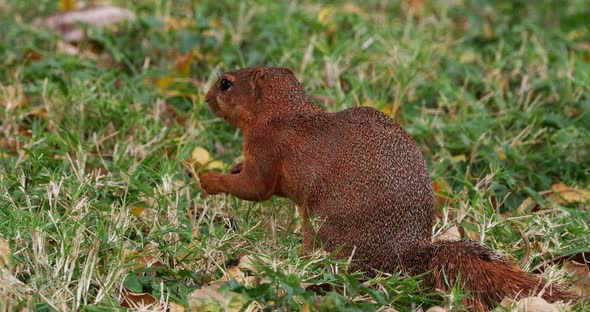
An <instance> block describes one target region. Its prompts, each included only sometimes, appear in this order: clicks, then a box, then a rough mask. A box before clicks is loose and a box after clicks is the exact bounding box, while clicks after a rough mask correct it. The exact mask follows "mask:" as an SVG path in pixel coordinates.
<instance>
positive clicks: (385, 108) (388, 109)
mask: <svg viewBox="0 0 590 312" xmlns="http://www.w3.org/2000/svg"><path fill="white" fill-rule="evenodd" d="M380 111H381V112H382V113H383V114H385V115H387V116H390V117H391V116H392V115H391V114H392V113H393V104H387V105H385V106H383V107H382V108H381V109H380Z"/></svg>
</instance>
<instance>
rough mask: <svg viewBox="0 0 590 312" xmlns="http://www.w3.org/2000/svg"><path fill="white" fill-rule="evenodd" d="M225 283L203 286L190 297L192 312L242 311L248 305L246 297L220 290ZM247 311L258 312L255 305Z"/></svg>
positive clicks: (251, 305)
mask: <svg viewBox="0 0 590 312" xmlns="http://www.w3.org/2000/svg"><path fill="white" fill-rule="evenodd" d="M223 285H225V283H224V282H213V283H211V284H209V285H207V286H203V287H201V288H199V289H197V290H195V291H193V292H192V293H190V294H189V296H188V307H189V309H190V310H191V311H229V312H233V311H241V309H242V307H243V306H244V305H245V304H246V303H247V299H246V298H244V296H242V295H240V294H237V293H231V292H228V291H225V290H221V289H220V288H221V287H222V286H223ZM246 310H247V311H258V309H256V308H255V303H252V304H250V306H249V307H247V308H246Z"/></svg>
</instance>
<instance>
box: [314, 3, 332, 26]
mask: <svg viewBox="0 0 590 312" xmlns="http://www.w3.org/2000/svg"><path fill="white" fill-rule="evenodd" d="M332 15H334V8H333V7H331V6H325V7H323V8H321V9H320V11H319V12H318V22H320V23H322V24H327V23H328V21H330V19H331V18H332Z"/></svg>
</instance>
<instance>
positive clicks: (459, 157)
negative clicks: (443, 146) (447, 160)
mask: <svg viewBox="0 0 590 312" xmlns="http://www.w3.org/2000/svg"><path fill="white" fill-rule="evenodd" d="M451 161H452V162H454V163H458V162H460V161H467V158H466V157H465V154H459V155H455V156H451Z"/></svg>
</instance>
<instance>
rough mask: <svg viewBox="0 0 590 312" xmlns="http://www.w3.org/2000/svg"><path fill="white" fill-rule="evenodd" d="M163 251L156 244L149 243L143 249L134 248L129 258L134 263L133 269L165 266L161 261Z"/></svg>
mask: <svg viewBox="0 0 590 312" xmlns="http://www.w3.org/2000/svg"><path fill="white" fill-rule="evenodd" d="M161 258H162V252H161V251H160V249H159V248H158V246H156V245H155V244H147V245H146V246H145V247H144V248H143V250H142V251H138V250H134V251H132V252H131V255H130V257H129V259H128V261H130V262H131V263H133V264H134V265H133V269H135V270H137V269H142V268H151V267H163V266H164V264H163V263H162V261H160V260H161Z"/></svg>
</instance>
